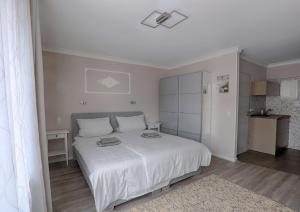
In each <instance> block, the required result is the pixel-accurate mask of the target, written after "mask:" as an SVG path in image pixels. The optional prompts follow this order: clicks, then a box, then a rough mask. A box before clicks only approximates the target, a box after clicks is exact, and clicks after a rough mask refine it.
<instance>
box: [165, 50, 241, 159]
mask: <svg viewBox="0 0 300 212" xmlns="http://www.w3.org/2000/svg"><path fill="white" fill-rule="evenodd" d="M238 64H239V55H238V54H237V53H230V54H227V55H223V56H220V57H216V58H212V59H208V60H205V61H202V62H197V63H194V64H191V65H187V66H183V67H180V68H176V69H172V70H168V71H165V72H164V75H163V77H167V76H172V75H178V74H185V73H192V72H197V71H204V72H208V73H211V79H212V82H211V83H212V98H211V101H212V103H211V105H212V108H211V113H212V114H211V140H210V144H208V146H209V147H210V149H211V151H212V152H213V154H214V155H216V156H218V157H221V158H224V159H228V160H231V161H233V160H236V141H237V112H238V75H239V73H238V70H239V69H238ZM227 74H229V76H230V82H229V93H219V91H218V86H217V76H220V75H227Z"/></svg>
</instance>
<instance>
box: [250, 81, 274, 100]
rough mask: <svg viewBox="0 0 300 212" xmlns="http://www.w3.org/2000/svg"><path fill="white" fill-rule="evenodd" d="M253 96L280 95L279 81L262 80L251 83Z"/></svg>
mask: <svg viewBox="0 0 300 212" xmlns="http://www.w3.org/2000/svg"><path fill="white" fill-rule="evenodd" d="M251 95H252V96H279V95H280V84H279V83H278V82H273V81H267V80H261V81H253V82H252V83H251Z"/></svg>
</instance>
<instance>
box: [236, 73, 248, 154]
mask: <svg viewBox="0 0 300 212" xmlns="http://www.w3.org/2000/svg"><path fill="white" fill-rule="evenodd" d="M249 105H250V76H249V75H247V74H244V73H240V83H239V118H238V119H239V123H238V145H237V153H238V154H241V153H243V152H246V151H247V150H248V116H247V113H248V111H249Z"/></svg>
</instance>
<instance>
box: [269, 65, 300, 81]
mask: <svg viewBox="0 0 300 212" xmlns="http://www.w3.org/2000/svg"><path fill="white" fill-rule="evenodd" d="M295 77H300V63H298V64H291V65H283V66H277V67H273V68H268V70H267V78H268V79H288V78H295Z"/></svg>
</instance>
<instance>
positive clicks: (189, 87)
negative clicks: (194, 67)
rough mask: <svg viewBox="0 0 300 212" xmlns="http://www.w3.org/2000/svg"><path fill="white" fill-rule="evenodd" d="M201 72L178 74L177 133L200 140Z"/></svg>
mask: <svg viewBox="0 0 300 212" xmlns="http://www.w3.org/2000/svg"><path fill="white" fill-rule="evenodd" d="M201 111H202V73H201V72H197V73H192V74H185V75H182V76H179V114H178V135H179V136H181V137H185V138H189V139H193V140H196V141H199V142H200V141H201V120H202V118H201V115H202V114H201Z"/></svg>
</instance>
